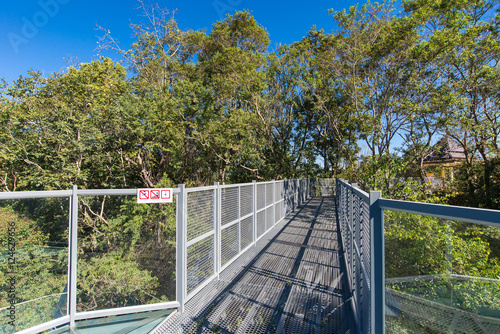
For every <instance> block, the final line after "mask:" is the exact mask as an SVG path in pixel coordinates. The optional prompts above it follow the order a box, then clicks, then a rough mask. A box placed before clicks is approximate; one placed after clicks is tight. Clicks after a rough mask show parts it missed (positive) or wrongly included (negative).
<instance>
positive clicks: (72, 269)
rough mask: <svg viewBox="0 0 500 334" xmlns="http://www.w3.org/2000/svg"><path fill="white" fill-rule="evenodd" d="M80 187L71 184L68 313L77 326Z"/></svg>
mask: <svg viewBox="0 0 500 334" xmlns="http://www.w3.org/2000/svg"><path fill="white" fill-rule="evenodd" d="M77 189H78V187H77V186H76V185H74V186H71V191H72V194H71V201H70V222H69V262H68V273H69V276H68V303H69V305H68V315H69V321H70V326H71V327H74V326H75V314H76V293H77V289H76V277H77V260H78V257H77V254H78V194H77Z"/></svg>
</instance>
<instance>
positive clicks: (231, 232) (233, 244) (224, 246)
mask: <svg viewBox="0 0 500 334" xmlns="http://www.w3.org/2000/svg"><path fill="white" fill-rule="evenodd" d="M238 229H239V225H238V224H235V225H232V226H229V227H228V228H225V229H223V230H222V231H221V262H222V265H225V264H226V263H227V262H228V261H229V260H231V259H232V258H233V257H235V256H236V255H238V253H239V251H240V250H239V242H238Z"/></svg>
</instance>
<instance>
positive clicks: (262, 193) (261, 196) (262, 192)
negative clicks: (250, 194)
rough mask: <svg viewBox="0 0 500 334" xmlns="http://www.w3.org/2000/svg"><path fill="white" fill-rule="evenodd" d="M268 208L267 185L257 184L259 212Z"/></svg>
mask: <svg viewBox="0 0 500 334" xmlns="http://www.w3.org/2000/svg"><path fill="white" fill-rule="evenodd" d="M265 207H266V185H265V184H257V210H261V209H264V208H265Z"/></svg>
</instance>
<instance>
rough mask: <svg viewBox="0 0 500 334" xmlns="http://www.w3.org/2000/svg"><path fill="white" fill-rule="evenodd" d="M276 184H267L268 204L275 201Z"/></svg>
mask: <svg viewBox="0 0 500 334" xmlns="http://www.w3.org/2000/svg"><path fill="white" fill-rule="evenodd" d="M273 188H274V186H273V183H272V182H271V183H268V184H266V206H268V205H271V204H273V203H274V191H273V190H274V189H273Z"/></svg>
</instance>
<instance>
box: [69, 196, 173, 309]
mask: <svg viewBox="0 0 500 334" xmlns="http://www.w3.org/2000/svg"><path fill="white" fill-rule="evenodd" d="M175 217H176V215H175V207H174V206H172V205H171V204H142V203H137V199H136V197H135V196H80V197H79V218H78V225H79V229H80V233H79V236H78V265H77V268H78V269H77V289H78V290H77V310H78V312H85V311H96V310H104V309H111V308H120V307H127V306H138V305H145V304H154V303H161V302H164V301H167V300H174V299H175V246H174V242H175V222H176V220H175Z"/></svg>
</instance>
